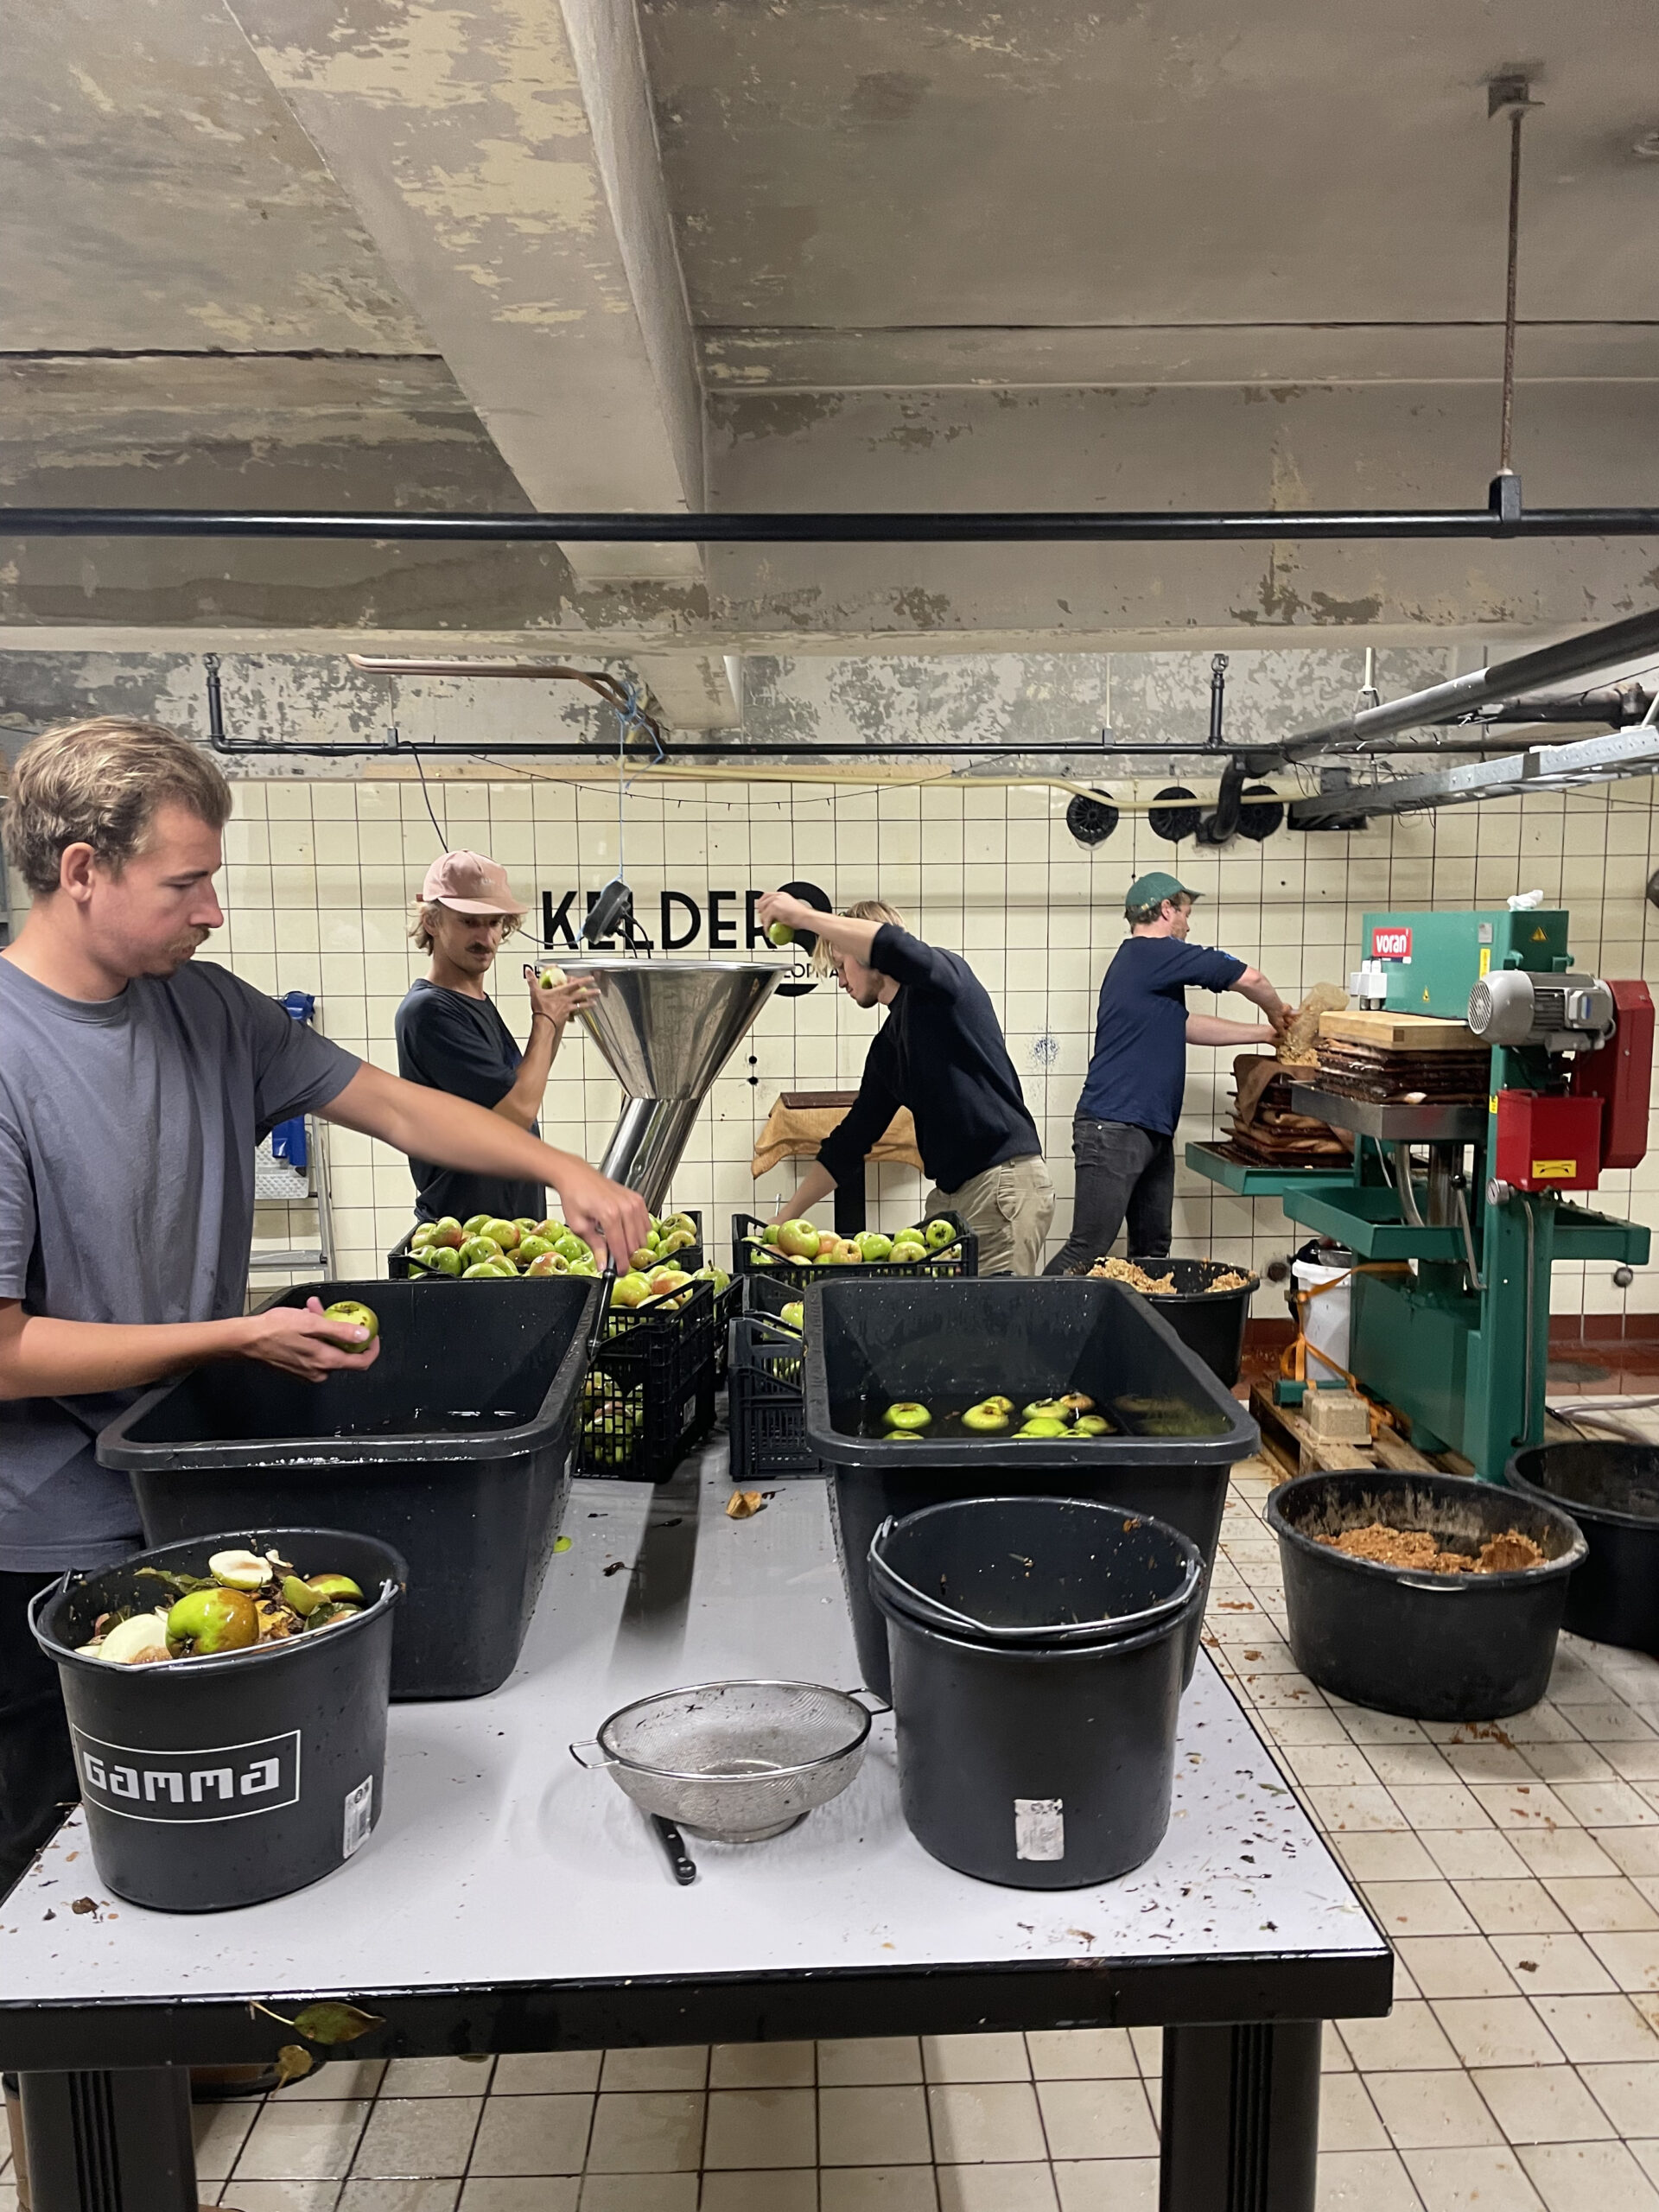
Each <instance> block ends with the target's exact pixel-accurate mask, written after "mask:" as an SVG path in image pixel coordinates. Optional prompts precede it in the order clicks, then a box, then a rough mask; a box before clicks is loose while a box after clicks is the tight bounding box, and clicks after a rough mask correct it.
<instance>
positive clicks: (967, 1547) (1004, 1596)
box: [869, 1497, 1204, 1648]
mask: <svg viewBox="0 0 1659 2212" xmlns="http://www.w3.org/2000/svg"><path fill="white" fill-rule="evenodd" d="M1034 1521H1039V1522H1040V1527H1041V1536H1042V1546H1043V1557H1044V1560H1045V1562H1046V1565H1045V1567H1043V1568H1041V1569H1039V1565H1038V1561H1037V1560H1036V1558H1035V1556H1034V1555H1033V1554H1030V1553H1029V1552H1027V1549H1026V1543H1027V1538H1028V1537H1029V1536H1030V1535H1031V1531H1032V1526H1033V1522H1034ZM869 1559H870V1581H871V1586H872V1588H874V1589H879V1590H880V1592H882V1593H883V1595H884V1596H885V1598H886V1599H887V1606H886V1608H885V1610H886V1611H887V1612H888V1614H889V1617H891V1615H892V1614H893V1613H895V1612H896V1613H902V1614H903V1615H904V1616H905V1618H906V1619H907V1620H912V1621H918V1622H919V1623H920V1624H921V1625H922V1626H923V1627H924V1628H936V1629H938V1630H939V1631H940V1632H941V1634H943V1635H945V1636H965V1637H968V1638H969V1641H970V1642H973V1643H990V1644H1007V1645H1008V1646H1010V1647H1011V1648H1018V1647H1020V1646H1033V1647H1035V1646H1039V1645H1040V1646H1043V1647H1045V1648H1046V1647H1048V1646H1052V1645H1057V1644H1070V1643H1105V1642H1109V1641H1114V1640H1116V1639H1118V1638H1120V1637H1128V1636H1138V1635H1139V1634H1140V1633H1141V1630H1143V1629H1149V1628H1157V1627H1160V1626H1161V1625H1162V1624H1164V1623H1165V1622H1166V1621H1167V1620H1169V1619H1170V1618H1172V1616H1173V1615H1174V1614H1176V1613H1184V1612H1185V1611H1186V1605H1187V1600H1188V1599H1189V1598H1191V1596H1192V1592H1193V1591H1194V1590H1195V1589H1196V1588H1197V1587H1198V1585H1199V1584H1200V1583H1201V1582H1202V1581H1203V1580H1204V1561H1203V1560H1202V1559H1201V1558H1200V1556H1199V1554H1198V1549H1197V1548H1196V1547H1195V1546H1194V1545H1192V1543H1190V1542H1189V1541H1187V1539H1186V1538H1185V1536H1183V1535H1178V1533H1177V1532H1176V1531H1175V1530H1174V1529H1169V1528H1166V1527H1165V1526H1164V1525H1163V1524H1162V1522H1157V1521H1147V1520H1140V1519H1136V1518H1133V1517H1131V1516H1128V1515H1126V1514H1124V1513H1123V1512H1122V1510H1121V1509H1110V1510H1106V1509H1103V1508H1102V1507H1100V1506H1098V1505H1090V1504H1087V1503H1083V1502H1081V1501H1079V1500H1077V1499H1075V1498H1057V1497H1044V1498H1041V1499H1039V1500H1033V1499H1032V1498H1028V1497H981V1498H972V1499H963V1500H961V1501H959V1502H958V1503H953V1504H949V1505H944V1506H938V1505H934V1506H929V1507H928V1508H926V1509H925V1510H924V1511H922V1512H920V1513H912V1514H911V1515H910V1516H908V1517H907V1518H906V1519H905V1520H903V1521H888V1522H883V1523H882V1525H881V1527H880V1528H879V1529H877V1530H876V1532H875V1535H874V1540H873V1541H872V1542H871V1545H870V1553H869Z"/></svg>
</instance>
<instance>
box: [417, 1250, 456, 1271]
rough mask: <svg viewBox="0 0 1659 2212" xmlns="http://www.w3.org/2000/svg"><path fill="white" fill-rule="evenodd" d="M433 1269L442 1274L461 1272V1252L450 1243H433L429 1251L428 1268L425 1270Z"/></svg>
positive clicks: (427, 1256) (427, 1257)
mask: <svg viewBox="0 0 1659 2212" xmlns="http://www.w3.org/2000/svg"><path fill="white" fill-rule="evenodd" d="M433 1269H435V1270H436V1272H437V1273H438V1274H441V1275H458V1274H460V1273H461V1255H460V1253H459V1252H457V1251H455V1250H454V1249H452V1248H451V1247H450V1246H449V1245H448V1244H435V1245H433V1246H432V1247H431V1249H430V1250H429V1252H428V1253H427V1255H426V1269H425V1270H423V1272H429V1271H431V1270H433Z"/></svg>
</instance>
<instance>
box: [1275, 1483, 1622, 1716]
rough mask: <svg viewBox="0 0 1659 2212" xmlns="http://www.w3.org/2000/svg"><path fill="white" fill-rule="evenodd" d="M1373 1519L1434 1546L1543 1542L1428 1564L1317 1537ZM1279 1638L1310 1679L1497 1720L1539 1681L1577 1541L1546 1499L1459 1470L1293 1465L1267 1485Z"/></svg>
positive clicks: (1426, 1712)
mask: <svg viewBox="0 0 1659 2212" xmlns="http://www.w3.org/2000/svg"><path fill="white" fill-rule="evenodd" d="M1374 1521H1381V1522H1386V1523H1387V1524H1388V1525H1389V1527H1390V1528H1395V1529H1427V1530H1430V1531H1432V1532H1433V1535H1435V1536H1437V1537H1438V1538H1439V1539H1440V1546H1441V1548H1442V1549H1444V1550H1446V1551H1466V1552H1476V1551H1478V1550H1479V1548H1480V1547H1481V1545H1482V1544H1484V1542H1485V1541H1487V1540H1488V1538H1490V1537H1492V1536H1497V1535H1503V1531H1504V1530H1505V1529H1516V1530H1518V1532H1519V1533H1520V1534H1521V1535H1523V1536H1530V1537H1531V1538H1532V1540H1533V1541H1534V1542H1535V1544H1536V1545H1537V1546H1538V1547H1539V1548H1540V1549H1541V1551H1542V1552H1543V1553H1544V1554H1545V1563H1544V1565H1542V1566H1541V1567H1525V1568H1522V1569H1520V1570H1518V1571H1517V1572H1516V1573H1509V1574H1430V1573H1420V1572H1415V1571H1414V1570H1412V1569H1410V1568H1408V1567H1384V1566H1381V1565H1379V1564H1377V1563H1376V1561H1374V1560H1363V1559H1355V1558H1352V1557H1351V1555H1350V1554H1348V1553H1346V1552H1339V1551H1334V1550H1332V1548H1331V1547H1330V1545H1328V1544H1324V1543H1321V1542H1319V1538H1320V1537H1321V1536H1340V1535H1344V1533H1345V1532H1346V1531H1347V1530H1348V1529H1363V1528H1365V1527H1367V1526H1369V1524H1370V1522H1374ZM1268 1527H1269V1528H1270V1529H1272V1530H1273V1532H1274V1535H1276V1536H1277V1537H1278V1539H1279V1556H1280V1560H1281V1565H1282V1567H1283V1569H1284V1577H1285V1604H1286V1609H1287V1611H1288V1613H1289V1616H1290V1625H1289V1631H1288V1633H1289V1639H1290V1648H1291V1651H1292V1653H1293V1655H1294V1658H1295V1661H1296V1664H1297V1665H1298V1666H1299V1667H1300V1669H1301V1670H1302V1672H1303V1674H1305V1675H1306V1676H1307V1678H1308V1680H1309V1681H1313V1682H1317V1683H1318V1684H1319V1688H1321V1689H1322V1690H1330V1691H1332V1693H1333V1694H1335V1695H1336V1696H1338V1697H1345V1698H1347V1699H1348V1700H1350V1701H1351V1703H1352V1704H1354V1705H1366V1706H1370V1707H1373V1708H1374V1709H1375V1710H1376V1711H1377V1712H1379V1713H1405V1714H1408V1716H1409V1717H1410V1718H1411V1719H1414V1720H1497V1719H1502V1718H1503V1715H1504V1714H1505V1713H1524V1712H1525V1711H1526V1710H1527V1708H1528V1707H1529V1706H1534V1705H1536V1704H1537V1703H1538V1701H1539V1700H1540V1699H1541V1697H1542V1696H1543V1695H1544V1693H1545V1691H1546V1690H1547V1689H1548V1686H1549V1670H1550V1668H1551V1666H1552V1665H1553V1664H1554V1657H1555V1639H1556V1637H1557V1636H1558V1634H1559V1633H1560V1627H1561V1615H1562V1611H1563V1609H1564V1607H1565V1605H1566V1603H1567V1580H1568V1578H1569V1577H1570V1576H1571V1574H1572V1573H1573V1569H1574V1568H1575V1567H1577V1566H1578V1565H1579V1563H1580V1560H1582V1559H1583V1558H1584V1556H1585V1541H1584V1538H1583V1536H1582V1535H1581V1534H1580V1531H1579V1529H1578V1528H1577V1527H1576V1525H1575V1524H1574V1523H1573V1521H1571V1520H1570V1519H1569V1518H1568V1516H1567V1515H1566V1514H1565V1513H1563V1512H1562V1511H1561V1510H1560V1508H1559V1507H1557V1506H1554V1505H1548V1504H1545V1503H1541V1502H1540V1501H1538V1500H1535V1499H1533V1498H1529V1497H1521V1496H1519V1495H1518V1494H1517V1493H1516V1491H1508V1490H1502V1489H1500V1488H1499V1487H1498V1486H1497V1484H1494V1483H1480V1482H1475V1481H1472V1480H1471V1479H1468V1478H1465V1477H1462V1476H1459V1475H1436V1474H1394V1473H1390V1472H1388V1471H1384V1470H1382V1469H1377V1470H1376V1471H1372V1470H1371V1469H1370V1468H1363V1467H1362V1468H1357V1469H1351V1470H1349V1471H1344V1472H1342V1473H1338V1474H1325V1475H1303V1476H1300V1478H1298V1479H1297V1480H1296V1481H1294V1482H1288V1483H1284V1484H1281V1485H1280V1487H1279V1488H1278V1489H1277V1490H1275V1491H1270V1492H1269V1493H1268Z"/></svg>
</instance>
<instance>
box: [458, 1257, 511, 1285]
mask: <svg viewBox="0 0 1659 2212" xmlns="http://www.w3.org/2000/svg"><path fill="white" fill-rule="evenodd" d="M463 1256H464V1255H463ZM500 1273H501V1268H500V1264H499V1262H497V1261H495V1260H474V1262H473V1263H472V1265H471V1266H470V1267H467V1268H462V1269H461V1281H463V1282H476V1281H479V1280H480V1277H482V1276H485V1275H488V1276H490V1277H491V1278H492V1279H493V1278H495V1277H498V1276H499V1274H500Z"/></svg>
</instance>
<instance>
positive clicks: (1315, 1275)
mask: <svg viewBox="0 0 1659 2212" xmlns="http://www.w3.org/2000/svg"><path fill="white" fill-rule="evenodd" d="M1355 1262H1356V1255H1354V1254H1353V1253H1351V1252H1345V1253H1343V1254H1342V1255H1340V1263H1339V1264H1338V1265H1326V1264H1325V1263H1323V1262H1318V1261H1314V1260H1298V1261H1296V1262H1294V1264H1293V1266H1292V1268H1291V1270H1290V1274H1291V1280H1292V1281H1293V1282H1294V1284H1295V1286H1296V1288H1297V1290H1298V1292H1299V1293H1300V1292H1305V1291H1310V1290H1318V1289H1319V1285H1320V1284H1321V1283H1335V1284H1336V1286H1337V1287H1336V1288H1335V1289H1334V1290H1319V1295H1318V1297H1316V1298H1310V1299H1309V1300H1308V1301H1307V1303H1306V1306H1303V1307H1302V1309H1301V1315H1302V1333H1303V1335H1304V1336H1305V1337H1306V1338H1307V1351H1308V1357H1307V1379H1308V1381H1309V1383H1334V1382H1337V1381H1339V1380H1340V1377H1339V1376H1338V1374H1337V1372H1336V1369H1335V1368H1332V1367H1327V1366H1326V1365H1325V1360H1323V1359H1315V1358H1314V1357H1313V1354H1314V1353H1315V1352H1316V1351H1317V1352H1323V1353H1324V1354H1325V1359H1332V1360H1334V1361H1335V1362H1336V1363H1337V1367H1341V1368H1350V1367H1351V1365H1352V1363H1351V1360H1350V1359H1349V1357H1348V1334H1349V1326H1348V1325H1349V1321H1350V1319H1351V1315H1352V1312H1353V1294H1354V1281H1353V1277H1352V1275H1351V1274H1349V1270H1350V1269H1351V1268H1352V1267H1353V1266H1354V1265H1355ZM1344 1275H1345V1276H1347V1281H1345V1282H1344V1281H1342V1280H1341V1278H1342V1277H1344Z"/></svg>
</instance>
